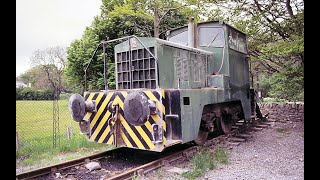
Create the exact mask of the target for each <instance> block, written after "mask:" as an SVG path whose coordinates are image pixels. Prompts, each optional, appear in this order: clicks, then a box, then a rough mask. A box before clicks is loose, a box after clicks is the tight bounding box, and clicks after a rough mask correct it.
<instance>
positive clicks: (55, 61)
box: [29, 46, 66, 97]
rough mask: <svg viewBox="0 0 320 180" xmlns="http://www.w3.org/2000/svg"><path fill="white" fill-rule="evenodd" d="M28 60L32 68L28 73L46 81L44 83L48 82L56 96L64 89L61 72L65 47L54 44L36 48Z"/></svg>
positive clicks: (62, 70) (63, 64) (63, 66)
mask: <svg viewBox="0 0 320 180" xmlns="http://www.w3.org/2000/svg"><path fill="white" fill-rule="evenodd" d="M30 60H31V66H32V67H33V69H32V71H30V72H29V73H33V76H34V77H37V78H38V79H37V80H39V79H40V80H43V81H44V82H46V83H44V84H48V83H49V85H50V88H51V89H53V90H54V92H55V95H56V97H58V96H59V95H60V93H61V91H62V90H63V89H64V88H63V73H64V68H65V63H66V50H65V48H64V47H61V46H56V47H50V48H47V49H44V50H40V49H38V50H36V51H34V52H33V54H32V57H31V58H30ZM36 74H38V75H45V76H40V77H39V76H35V75H36ZM44 77H45V78H44ZM33 80H35V79H33ZM33 83H35V82H33ZM37 83H39V82H37Z"/></svg>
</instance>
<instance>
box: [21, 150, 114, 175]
mask: <svg viewBox="0 0 320 180" xmlns="http://www.w3.org/2000/svg"><path fill="white" fill-rule="evenodd" d="M118 149H119V148H117V149H113V150H110V151H105V152H100V153H95V154H92V155H89V156H85V157H81V158H77V159H73V160H69V161H66V162H62V163H57V164H53V165H49V166H45V167H41V168H37V169H33V170H30V171H25V172H22V173H18V174H16V180H18V179H30V178H34V177H38V176H42V175H46V174H50V173H51V172H56V171H57V170H60V169H65V168H68V167H72V166H75V165H78V164H83V163H84V162H85V161H86V160H87V159H89V160H96V159H100V158H103V157H105V156H107V155H109V154H110V153H113V152H114V150H118Z"/></svg>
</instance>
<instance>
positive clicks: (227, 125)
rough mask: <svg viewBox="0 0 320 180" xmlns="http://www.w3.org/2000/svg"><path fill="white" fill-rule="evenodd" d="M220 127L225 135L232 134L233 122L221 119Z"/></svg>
mask: <svg viewBox="0 0 320 180" xmlns="http://www.w3.org/2000/svg"><path fill="white" fill-rule="evenodd" d="M220 125H221V129H222V131H223V133H225V134H229V133H230V132H231V128H232V122H231V121H226V120H223V119H222V118H220Z"/></svg>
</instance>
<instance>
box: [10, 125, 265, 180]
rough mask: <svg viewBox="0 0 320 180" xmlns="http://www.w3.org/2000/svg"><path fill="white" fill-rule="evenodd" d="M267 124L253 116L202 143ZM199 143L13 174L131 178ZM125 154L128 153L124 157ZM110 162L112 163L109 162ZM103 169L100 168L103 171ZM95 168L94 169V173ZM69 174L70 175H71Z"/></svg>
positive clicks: (239, 137)
mask: <svg viewBox="0 0 320 180" xmlns="http://www.w3.org/2000/svg"><path fill="white" fill-rule="evenodd" d="M269 125H271V124H270V123H269V122H262V121H260V120H259V121H258V120H255V121H253V122H252V123H251V124H246V123H244V122H243V121H238V122H237V123H236V124H235V125H234V126H233V127H232V131H231V133H229V134H227V135H226V134H224V135H220V136H217V137H214V138H212V139H210V140H208V141H207V142H206V143H205V144H204V145H203V146H205V147H210V146H216V145H218V144H219V145H222V146H223V147H226V148H232V147H233V146H237V145H239V144H240V143H241V142H244V141H246V139H247V138H250V137H252V134H250V132H252V131H258V130H262V129H263V128H266V127H268V126H269ZM199 148H201V146H195V145H193V144H184V145H182V146H175V147H174V148H169V149H168V150H167V151H164V152H163V153H155V152H149V151H142V150H136V149H129V148H118V149H114V150H111V151H106V152H102V153H97V154H93V155H90V156H86V157H82V158H78V159H75V160H71V161H67V162H64V163H59V164H54V165H51V166H46V167H43V168H38V169H35V170H31V171H27V172H23V173H19V174H16V179H19V180H20V179H56V178H57V177H60V178H70V177H72V178H73V179H74V178H75V179H110V180H118V179H132V177H134V176H137V175H138V176H144V175H146V174H148V173H150V172H152V171H154V170H156V169H158V168H160V167H162V166H167V165H169V164H171V163H173V162H175V161H178V160H179V161H183V160H186V159H187V158H188V157H190V156H192V155H193V154H194V153H196V152H197V151H198V150H199ZM126 157H128V158H129V157H131V159H127V158H126ZM94 161H96V162H99V163H100V164H101V170H98V171H91V172H90V171H89V170H88V169H86V168H85V167H84V166H83V165H84V164H85V163H88V162H94ZM113 165H114V166H113ZM103 170H104V171H103ZM97 172H98V173H97ZM72 178H71V179H72Z"/></svg>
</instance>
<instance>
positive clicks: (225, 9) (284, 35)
mask: <svg viewBox="0 0 320 180" xmlns="http://www.w3.org/2000/svg"><path fill="white" fill-rule="evenodd" d="M212 11H213V12H214V13H211V14H213V16H211V17H209V19H215V18H216V17H220V18H223V20H224V21H226V22H228V23H229V24H231V25H233V26H235V27H236V28H238V29H240V30H242V31H243V32H245V33H246V34H247V42H248V46H249V54H250V60H251V64H252V69H253V71H252V73H253V76H254V77H255V85H256V87H257V88H261V87H260V86H259V84H260V83H263V84H265V83H266V82H268V83H270V84H269V85H270V89H269V90H270V92H269V93H268V95H269V96H271V97H276V98H285V99H291V100H293V99H295V100H296V99H297V97H302V98H303V96H301V93H303V91H304V83H303V79H304V78H303V76H304V75H303V69H304V2H303V1H301V0H283V1H273V0H240V1H239V0H237V1H229V2H224V1H220V2H219V3H217V4H216V8H215V9H212ZM285 79H286V80H285ZM262 81H263V82H262ZM293 82H294V84H295V86H292V83H293ZM275 92H277V93H275ZM288 92H290V93H288ZM298 99H299V98H298ZM300 100H302V99H301V98H300Z"/></svg>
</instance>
